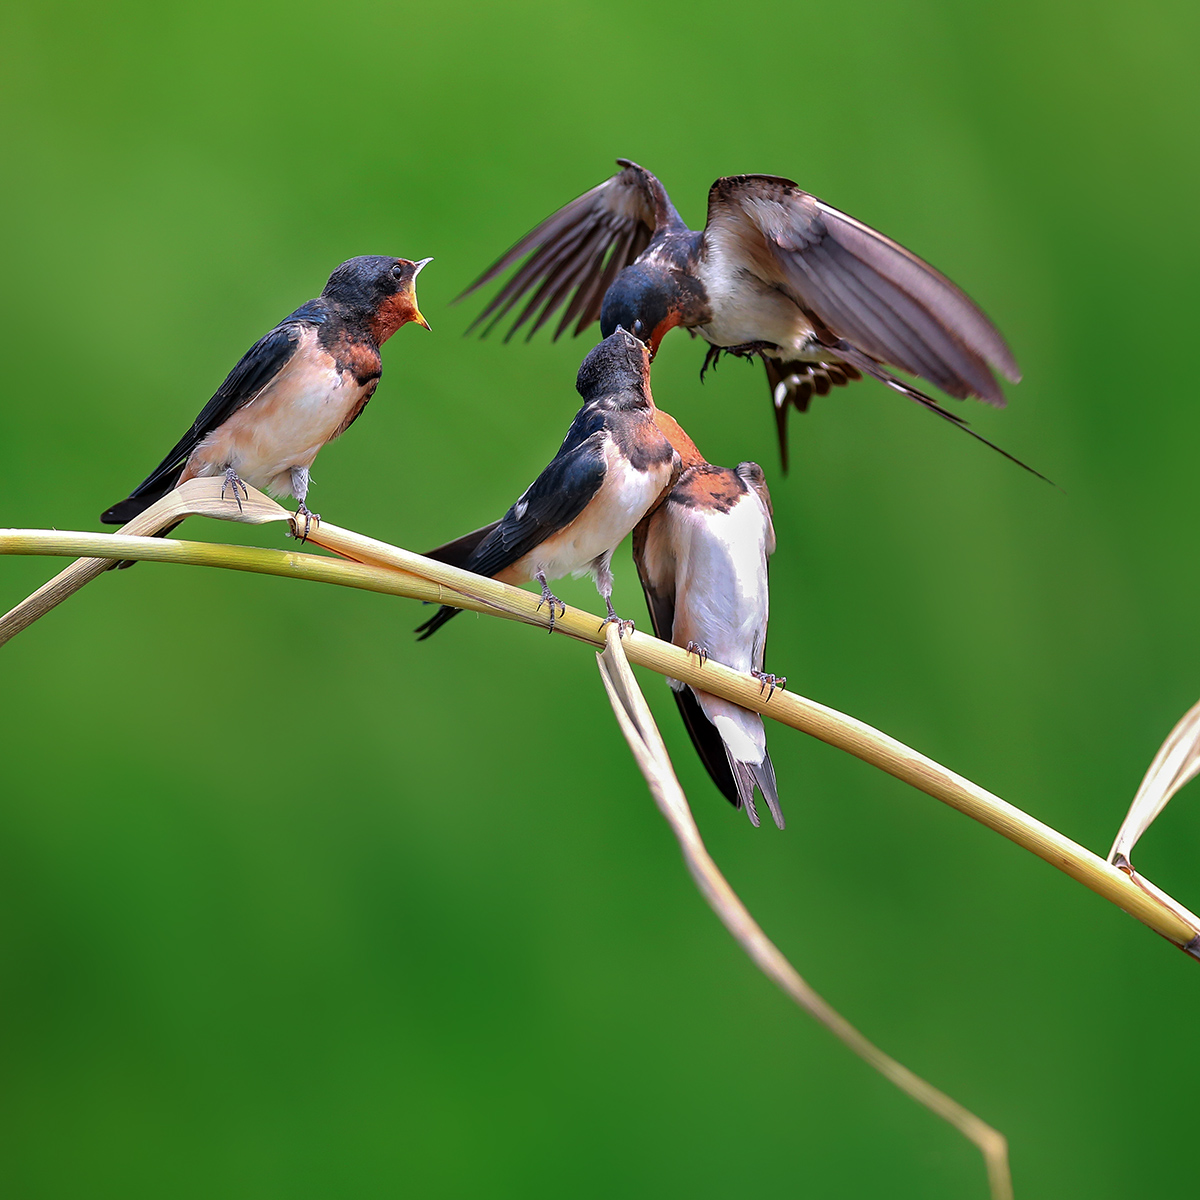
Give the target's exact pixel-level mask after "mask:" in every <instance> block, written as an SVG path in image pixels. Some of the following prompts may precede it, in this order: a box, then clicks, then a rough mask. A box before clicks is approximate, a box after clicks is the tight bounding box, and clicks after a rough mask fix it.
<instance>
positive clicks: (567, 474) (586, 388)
mask: <svg viewBox="0 0 1200 1200" xmlns="http://www.w3.org/2000/svg"><path fill="white" fill-rule="evenodd" d="M575 386H576V388H577V390H578V392H579V394H580V396H582V397H583V407H582V408H581V409H580V410H579V412H578V413H577V414H576V416H575V420H574V421H573V422H572V423H571V428H570V429H569V430H568V431H567V436H566V437H565V438H564V439H563V443H562V445H561V446H560V447H559V449H558V453H557V454H556V455H555V456H554V458H553V459H552V460H551V462H550V465H549V466H548V467H546V469H545V470H544V471H543V472H542V473H541V474H540V475H539V476H538V477H537V479H535V480H534V481H533V483H532V484H530V486H529V487H528V488H526V490H525V492H524V493H523V494H522V496H521V498H520V499H519V500H518V501H517V502H516V503H515V504H514V505H513V506H512V507H511V508H510V509H509V510H508V512H506V513H505V514H504V516H503V517H502V518H501V519H500V520H499V521H496V522H495V523H493V524H491V525H487V526H484V528H482V529H477V530H475V531H474V532H473V533H469V534H466V535H465V536H464V537H461V538H458V539H457V540H456V541H453V542H448V543H447V544H446V545H444V546H440V547H439V548H438V549H436V550H431V551H430V552H429V555H428V557H430V558H435V559H437V560H439V561H440V562H445V563H450V564H451V565H452V566H456V567H462V568H463V569H465V570H467V571H474V572H475V573H476V574H477V575H490V576H491V577H492V578H493V579H499V580H501V581H502V582H503V583H513V584H521V583H528V582H530V581H532V580H536V581H537V582H538V583H539V584H541V588H542V603H544V604H546V605H548V606H549V610H550V629H551V632H553V630H554V619H555V607H556V606H557V608H558V610H559V612H560V613H562V612H563V611H565V606H564V605H563V603H562V601H561V600H559V598H558V597H557V596H555V595H554V593H553V592H552V591H551V590H550V584H549V581H550V580H552V579H560V578H562V576H564V575H582V574H584V573H585V572H590V573H591V575H592V578H593V579H594V580H595V583H596V588H597V590H598V591H599V592H600V595H601V596H603V597H604V603H605V605H606V607H607V608H608V617H607V618H606V620H605V622H604V623H605V624H607V623H608V622H609V621H618V622H620V623H621V625H622V626H624V625H628V624H630V622H621V621H620V618H619V617H618V616H617V614H616V612H615V611H614V610H613V604H612V584H613V579H612V571H611V569H610V563H611V562H612V556H613V551H615V550H616V548H617V547H618V546H619V545H620V544H621V542H622V541H623V540H624V538H625V536H626V534H628V533H629V532H630V531H631V530H632V529H633V527H634V526H635V525H636V524H637V523H638V522H639V521H640V520H641V519H642V518H643V517H644V516H645V515H646V513H647V512H648V511H649V510H650V509H651V507H652V506H653V505H655V504H656V503H657V502H658V501H659V500H660V499H661V498H662V496H663V494H664V493H665V492H666V490H667V489H668V488H669V487H670V486H671V485H672V483H674V481H675V479H676V477H677V476H678V474H679V470H680V463H679V455H678V454H677V453H676V452H675V450H674V449H673V448H672V446H671V443H670V442H669V441H668V440H667V438H666V437H664V436H663V434H662V433H661V432H660V430H659V428H658V426H657V425H656V424H655V420H654V414H655V411H656V410H655V407H654V400H653V398H652V396H651V394H650V355H649V351H648V349H647V347H646V345H645V343H644V342H642V341H640V340H639V339H637V338H636V337H634V336H633V335H632V334H630V333H627V332H626V331H625V330H623V329H618V330H617V331H616V332H615V333H612V334H610V335H609V336H608V337H607V338H605V339H604V341H602V342H601V343H600V344H599V345H598V346H596V347H595V348H594V349H592V351H591V352H590V353H589V354H588V356H587V358H585V359H584V360H583V364H582V366H580V368H579V376H578V379H577V380H576V383H575ZM538 607H539V608H540V607H541V605H540V604H539V605H538ZM459 611H460V610H459V609H457V608H451V607H450V606H448V605H442V607H441V608H439V609H438V611H437V612H436V613H435V614H434V615H433V616H432V617H431V618H430V619H429V620H428V621H426V622H425V623H424V624H423V625H421V626H420V627H419V628H418V629H417V631H416V632H417V633H419V634H421V638H420V640H421V641H424V640H425V638H427V637H429V636H430V635H431V634H433V633H435V632H436V631H437V630H438V629H440V628H441V627H442V626H443V625H444V624H445V623H446V622H447V621H449V620H450V618H451V617H454V616H457V615H458V613H459Z"/></svg>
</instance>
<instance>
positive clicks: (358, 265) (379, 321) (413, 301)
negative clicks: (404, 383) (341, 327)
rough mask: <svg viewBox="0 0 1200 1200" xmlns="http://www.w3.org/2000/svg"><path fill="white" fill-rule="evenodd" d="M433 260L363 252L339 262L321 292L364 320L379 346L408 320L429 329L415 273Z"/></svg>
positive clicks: (349, 313)
mask: <svg viewBox="0 0 1200 1200" xmlns="http://www.w3.org/2000/svg"><path fill="white" fill-rule="evenodd" d="M432 261H433V259H431V258H424V259H422V260H421V261H420V262H412V261H411V260H409V259H407V258H388V257H387V256H385V255H382V254H362V255H360V256H359V257H358V258H351V259H348V260H347V261H346V262H344V263H342V265H341V266H340V267H338V268H337V270H336V271H334V273H333V274H332V275H330V277H329V282H328V283H326V284H325V289H324V291H322V292H321V295H322V296H323V297H324V298H325V299H326V300H332V301H333V302H334V304H336V305H337V306H338V307H339V308H340V309H341V310H342V311H343V312H344V313H346V315H347V316H350V317H352V318H354V319H356V320H359V321H362V322H364V323H365V324H366V325H367V327H368V329H369V330H370V333H371V336H372V337H373V338H374V340H375V342H376V344H377V345H382V344H383V343H384V342H385V341H387V339H388V338H390V337H391V336H392V334H393V333H395V332H396V330H397V329H399V328H400V326H401V325H406V324H407V323H408V322H409V321H415V322H416V323H417V324H418V325H423V326H424V327H425V328H426V329H428V328H429V322H428V321H426V320H425V318H424V317H423V316H421V310H420V309H419V308H418V307H417V276H418V275H419V274H420V273H421V269H422V267H424V266H425V265H426V264H427V263H431V262H432Z"/></svg>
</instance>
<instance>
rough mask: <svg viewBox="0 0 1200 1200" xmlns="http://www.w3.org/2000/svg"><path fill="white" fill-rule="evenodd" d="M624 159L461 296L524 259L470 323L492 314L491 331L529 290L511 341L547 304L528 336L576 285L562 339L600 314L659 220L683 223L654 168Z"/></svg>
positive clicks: (561, 328)
mask: <svg viewBox="0 0 1200 1200" xmlns="http://www.w3.org/2000/svg"><path fill="white" fill-rule="evenodd" d="M617 162H618V164H619V165H620V166H621V167H622V168H623V169H622V170H621V171H618V172H617V174H616V175H614V176H613V177H612V178H611V179H606V180H605V181H604V182H603V183H602V184H600V185H599V186H598V187H594V188H592V190H591V191H590V192H584V194H583V195H582V196H580V197H579V198H578V199H576V200H572V201H571V203H570V204H568V205H567V206H566V207H565V208H560V209H559V210H558V212H556V213H554V214H553V215H552V216H549V217H547V218H546V219H545V220H544V221H543V222H542V223H541V224H540V225H539V226H538V227H537V228H536V229H532V230H530V231H529V233H527V234H526V235H525V236H524V237H523V238H522V239H521V240H520V241H519V242H518V243H517V244H516V245H515V246H513V248H512V249H511V250H509V251H508V252H507V253H506V254H505V255H503V257H501V258H500V259H498V260H497V261H496V262H494V263H493V264H492V265H491V266H490V267H488V269H487V270H486V271H484V273H483V274H482V275H481V276H480V277H479V278H478V279H477V280H475V282H474V283H473V284H471V286H470V287H469V288H467V290H466V291H465V292H463V293H462V296H459V299H460V300H461V299H462V298H463V296H468V295H470V294H471V292H473V291H475V290H476V289H477V288H480V287H482V286H483V285H484V284H485V283H488V282H490V281H491V280H492V279H495V278H496V276H497V275H501V274H503V272H505V271H507V270H508V269H509V267H512V266H514V265H515V264H517V263H518V262H521V260H522V259H524V260H525V262H524V264H523V265H522V266H521V269H520V270H519V271H517V272H516V273H515V274H514V275H513V276H512V278H510V279H509V281H508V282H507V283H506V284H505V285H504V286H503V287H502V288H501V289H500V291H499V292H498V293H497V294H496V296H495V298H494V299H493V300H492V301H491V302H490V303H489V304H488V306H487V307H486V308H485V309H484V310H483V312H481V313H480V314H479V316H478V317H476V318H475V320H474V321H472V322H471V325H470V328H471V329H474V328H475V326H476V325H478V324H479V323H480V322H481V321H485V320H487V319H488V318H489V317H491V318H492V319H491V321H489V322H488V324H487V326H486V327H485V328H484V330H483V332H484V334H485V335H486V334H487V333H488V332H489V331H490V330H491V328H492V326H494V325H495V324H496V322H497V321H499V320H501V318H503V317H504V316H505V315H506V314H507V313H508V311H509V310H510V309H511V308H512V307H513V305H515V304H516V303H517V301H518V300H520V299H521V298H522V297H524V296H526V295H527V294H528V293H529V292H533V295H532V297H530V299H529V301H528V303H527V304H526V305H525V307H524V308H523V309H522V310H521V312H520V315H519V316H518V317H517V319H516V321H515V322H514V324H513V327H512V328H511V329H510V330H509V331H508V333H507V334H506V335H505V338H504V340H505V341H508V339H509V338H511V337H512V336H513V334H514V333H516V332H517V330H518V329H520V328H521V326H522V325H524V324H525V323H526V322H527V321H528V320H529V319H530V318H531V317H533V315H534V313H537V312H538V310H539V309H541V312H540V313H538V316H537V319H536V320H535V321H534V322H533V325H532V326H531V327H530V330H529V334H528V337H530V338H531V337H533V335H534V334H535V333H537V331H538V330H539V329H540V328H541V327H542V326H543V325H544V324H545V323H546V321H548V320H549V319H550V317H552V316H553V315H554V313H555V312H557V311H558V309H559V308H560V307H561V306H562V305H563V304H564V303H565V302H567V296H568V294H569V293H570V292H571V291H572V289H574V295H573V296H571V299H570V302H569V303H567V306H566V311H565V312H564V313H563V315H562V319H561V320H560V321H559V324H558V328H557V329H556V330H555V331H554V337H555V339H557V338H558V337H559V336H560V335H561V334H562V333H563V331H564V330H565V329H566V328H567V326H568V325H570V323H571V322H572V321H573V320H574V319H575V317H576V316H578V317H579V323H578V325H576V327H575V333H576V334H578V333H580V332H581V331H582V330H584V329H586V328H587V327H588V326H589V325H590V324H591V323H592V322H593V321H595V320H598V319H599V317H600V308H601V305H602V304H603V303H604V293H605V292H607V291H608V288H609V285H610V284H611V283H612V281H613V280H614V279H615V278H616V277H617V274H618V273H619V272H620V271H622V270H623V269H624V268H625V267H627V266H629V265H630V264H631V263H633V262H634V261H635V260H636V259H637V258H638V256H639V255H640V254H641V253H642V251H643V250H645V249H646V247H647V246H648V245H649V244H650V239H651V237H652V236H653V235H654V231H655V229H656V228H657V227H658V225H659V224H663V223H668V222H670V221H671V220H672V219H673V220H674V221H676V222H678V221H679V217H678V215H677V214H676V213H675V210H674V209H673V208H672V207H671V202H670V200H669V199H667V194H666V192H665V191H664V190H663V186H662V184H661V183H659V182H658V180H657V179H655V177H654V176H653V175H651V174H650V172H649V171H646V170H644V169H643V168H642V167H639V166H638V165H637V163H633V162H630V161H629V160H628V159H624V158H619V159H617ZM606 256H607V259H606ZM493 314H495V315H494V316H493Z"/></svg>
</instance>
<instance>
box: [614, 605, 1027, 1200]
mask: <svg viewBox="0 0 1200 1200" xmlns="http://www.w3.org/2000/svg"><path fill="white" fill-rule="evenodd" d="M606 637H607V644H606V645H605V648H604V651H603V653H601V654H597V655H596V661H597V664H598V665H599V667H600V678H601V679H602V680H603V681H604V690H605V691H606V692H607V693H608V699H609V701H610V703H611V704H612V707H613V712H614V713H615V714H616V717H617V724H618V725H620V727H621V732H622V733H623V734H624V735H625V740H626V741H627V742H628V743H629V748H630V750H632V751H633V757H634V759H635V761H636V762H637V764H638V767H639V769H640V770H641V772H642V775H643V776H644V777H645V780H646V783H647V785H648V786H649V788H650V794H651V795H652V796H653V797H654V802H655V804H657V805H658V810H659V812H661V813H662V815H663V816H664V817H665V818H666V821H667V824H668V825H670V827H671V832H672V833H674V834H675V837H676V839H677V840H678V842H679V849H680V850H681V851H682V853H683V860H684V862H685V863H686V864H687V868H688V870H689V871H690V872H691V875H692V879H693V880H694V881H695V883H696V886H697V888H699V889H700V894H701V895H702V896H703V897H704V899H705V900H707V901H708V904H709V907H710V908H711V909H712V910H713V912H715V913H716V914H717V916H718V917H719V918H720V919H721V923H722V924H723V925H724V926H725V928H726V929H728V930H729V932H730V933H731V934H733V936H734V938H735V939H736V940H737V942H738V944H739V945H740V946H741V947H742V949H743V950H745V951H746V953H747V954H748V955H749V956H750V959H751V961H752V962H753V963H754V965H755V966H757V967H758V969H759V970H760V971H762V973H763V974H764V975H766V977H767V978H768V979H770V980H771V981H772V982H773V983H775V984H777V985H778V986H779V988H780V989H782V991H783V992H784V993H785V994H786V995H787V996H789V997H790V998H791V999H792V1000H794V1001H795V1002H796V1003H797V1004H798V1005H799V1006H800V1007H801V1008H802V1009H803V1010H804V1011H805V1012H806V1013H808V1014H809V1016H811V1017H813V1018H814V1019H815V1020H817V1021H819V1022H820V1023H821V1024H822V1025H824V1026H825V1028H826V1029H828V1030H829V1031H830V1032H831V1033H832V1034H833V1035H834V1037H836V1038H837V1039H838V1040H839V1041H840V1042H841V1043H842V1044H843V1045H844V1046H846V1047H847V1048H848V1049H849V1050H850V1051H851V1052H852V1053H854V1054H856V1055H858V1057H859V1058H861V1059H862V1060H863V1061H864V1062H865V1063H867V1064H868V1065H869V1066H871V1067H873V1068H874V1069H875V1070H876V1071H878V1072H879V1074H880V1075H882V1076H883V1077H884V1078H885V1079H886V1080H887V1081H888V1082H889V1083H891V1084H893V1085H894V1086H895V1087H897V1088H899V1089H900V1090H901V1091H902V1092H904V1093H905V1094H906V1095H908V1096H911V1097H912V1099H914V1100H916V1101H917V1103H918V1104H923V1105H924V1106H925V1107H926V1108H927V1109H929V1111H930V1112H932V1113H933V1114H934V1115H935V1116H938V1117H941V1119H942V1120H943V1121H946V1122H948V1123H949V1124H950V1125H951V1126H953V1127H954V1128H955V1129H957V1130H958V1132H959V1133H961V1134H962V1135H963V1136H964V1137H965V1138H967V1139H968V1140H969V1141H971V1142H973V1143H974V1144H975V1145H976V1146H977V1147H978V1149H979V1151H980V1152H981V1153H982V1155H983V1159H984V1163H985V1164H986V1166H987V1173H988V1184H989V1186H990V1188H991V1193H992V1200H1012V1194H1013V1188H1012V1172H1011V1171H1010V1170H1009V1165H1008V1141H1007V1140H1006V1139H1005V1137H1004V1135H1003V1134H1002V1133H1001V1132H1000V1131H999V1130H998V1129H993V1128H992V1126H990V1125H988V1124H987V1123H986V1122H985V1121H982V1120H980V1119H979V1117H977V1116H976V1115H975V1114H974V1113H973V1112H971V1111H970V1110H969V1109H967V1108H964V1107H963V1106H962V1105H961V1104H959V1103H958V1101H957V1100H954V1099H952V1098H951V1097H949V1096H947V1095H946V1093H945V1092H943V1091H940V1090H939V1089H938V1088H935V1087H934V1086H933V1085H932V1084H931V1083H927V1082H926V1081H925V1080H924V1079H922V1078H921V1077H920V1076H919V1075H917V1074H915V1073H914V1072H912V1071H910V1070H909V1069H908V1068H907V1067H906V1066H904V1064H903V1063H899V1062H897V1061H896V1060H895V1059H894V1058H892V1056H891V1055H890V1054H885V1053H884V1052H883V1051H882V1050H880V1049H879V1047H878V1046H876V1045H875V1044H874V1043H873V1042H872V1041H870V1039H868V1038H867V1037H865V1036H864V1035H863V1034H861V1033H860V1032H859V1031H858V1030H857V1029H856V1028H855V1027H854V1026H853V1025H851V1024H850V1022H849V1021H847V1020H846V1018H845V1017H843V1016H842V1014H841V1013H839V1012H838V1011H837V1009H835V1008H834V1007H833V1006H832V1005H831V1004H830V1003H829V1002H828V1001H827V1000H825V999H824V997H822V996H821V995H819V994H818V993H817V992H815V991H814V990H813V989H812V987H810V986H809V984H808V983H807V982H806V981H805V979H804V978H803V977H802V976H801V975H800V973H799V972H798V971H797V970H796V968H795V967H793V966H792V964H791V963H790V962H789V961H788V960H787V958H786V956H785V955H784V954H783V952H782V951H781V950H780V949H779V947H778V946H776V945H775V943H774V942H772V941H771V939H770V938H768V937H767V935H766V934H765V933H764V932H763V930H762V927H761V926H760V925H759V924H758V922H757V921H755V919H754V918H753V917H752V916H751V915H750V911H749V909H747V908H746V906H745V905H744V904H743V903H742V901H741V899H740V897H739V896H738V894H737V893H736V892H735V891H734V890H733V888H732V887H730V885H729V881H728V880H727V879H726V878H725V876H724V875H722V874H721V871H720V868H719V867H718V866H717V864H716V863H715V862H713V860H712V856H711V855H710V854H709V853H708V849H707V847H706V846H705V845H704V839H703V838H702V837H701V836H700V830H699V829H698V828H697V826H696V820H695V818H694V817H693V816H692V810H691V806H690V805H689V804H688V802H687V796H686V795H685V794H684V791H683V788H682V787H681V786H680V784H679V780H678V779H677V778H676V776H675V770H674V768H673V767H672V766H671V758H670V756H669V755H668V753H667V748H666V746H665V745H664V744H663V740H662V735H661V734H660V733H659V732H658V726H657V725H656V724H655V722H654V717H653V715H652V714H651V712H650V708H649V705H647V703H646V698H645V696H643V695H642V690H641V688H640V687H638V683H637V680H636V679H635V678H634V675H633V672H632V671H631V670H630V668H629V661H628V659H627V658H626V656H625V650H624V647H623V646H622V644H621V640H622V639H621V637H620V635H619V634H618V632H617V630H616V628H615V627H614V626H612V625H610V626H609V627H608V630H607V633H606Z"/></svg>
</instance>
